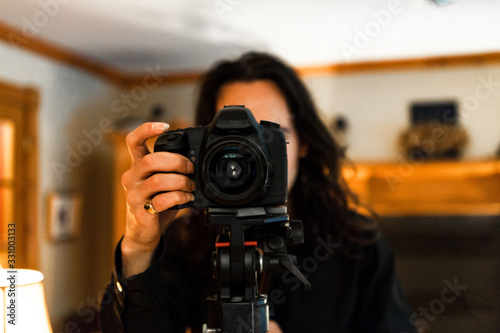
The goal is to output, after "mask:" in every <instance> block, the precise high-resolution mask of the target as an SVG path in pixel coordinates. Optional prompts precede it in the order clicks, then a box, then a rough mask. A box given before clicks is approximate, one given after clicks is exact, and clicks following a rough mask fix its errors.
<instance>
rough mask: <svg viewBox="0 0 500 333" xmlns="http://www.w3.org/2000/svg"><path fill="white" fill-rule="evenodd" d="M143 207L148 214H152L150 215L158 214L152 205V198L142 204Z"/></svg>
mask: <svg viewBox="0 0 500 333" xmlns="http://www.w3.org/2000/svg"><path fill="white" fill-rule="evenodd" d="M144 209H145V210H147V211H148V213H149V214H152V215H156V214H158V212H157V211H156V209H155V208H154V207H153V199H150V200H148V201H147V202H146V203H145V204H144Z"/></svg>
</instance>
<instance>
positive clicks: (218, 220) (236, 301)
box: [203, 206, 311, 333]
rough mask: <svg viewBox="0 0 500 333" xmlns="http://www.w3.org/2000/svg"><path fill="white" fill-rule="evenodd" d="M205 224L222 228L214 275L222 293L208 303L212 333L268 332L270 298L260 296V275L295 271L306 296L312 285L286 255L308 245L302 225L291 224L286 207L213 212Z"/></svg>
mask: <svg viewBox="0 0 500 333" xmlns="http://www.w3.org/2000/svg"><path fill="white" fill-rule="evenodd" d="M206 223H207V224H209V225H217V226H220V227H222V230H223V233H222V234H221V235H219V236H218V238H217V242H216V251H215V252H214V253H213V255H212V271H213V274H214V277H215V278H216V280H217V287H218V293H217V294H216V295H213V296H211V297H209V298H207V301H208V317H207V324H206V325H204V328H203V331H204V332H207V333H215V332H217V333H219V332H222V333H224V332H238V333H254V332H255V333H261V332H262V333H263V332H267V331H268V330H269V306H268V304H267V296H266V295H265V294H258V292H257V291H258V279H257V276H258V274H260V273H262V272H263V271H264V270H268V271H273V272H276V271H283V270H290V271H291V272H292V273H293V274H294V275H295V276H296V277H297V278H299V279H300V281H302V283H303V284H304V288H305V289H306V290H308V289H310V287H311V284H310V283H309V282H308V281H307V279H306V278H305V277H304V275H302V273H301V272H300V271H299V270H298V268H297V266H296V258H295V257H294V256H292V255H289V254H288V253H287V245H296V244H301V243H302V242H303V228H302V222H301V221H290V220H289V217H288V215H287V211H286V207H285V206H280V207H266V208H264V207H251V208H239V209H238V208H236V209H234V208H209V209H208V210H207V215H206Z"/></svg>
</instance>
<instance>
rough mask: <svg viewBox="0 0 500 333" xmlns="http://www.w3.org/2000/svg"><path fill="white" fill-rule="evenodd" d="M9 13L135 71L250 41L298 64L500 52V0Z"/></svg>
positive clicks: (263, 2)
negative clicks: (442, 4) (442, 3)
mask: <svg viewBox="0 0 500 333" xmlns="http://www.w3.org/2000/svg"><path fill="white" fill-rule="evenodd" d="M391 11H392V14H390V17H389V16H387V15H383V13H385V14H387V13H391ZM377 13H378V14H377ZM377 15H378V16H379V18H378V20H379V21H377ZM381 19H383V21H380V20H381ZM0 21H2V22H4V23H5V24H8V25H10V26H12V27H16V28H18V29H21V30H22V31H23V33H24V34H26V35H27V36H29V37H35V38H38V39H42V40H45V41H49V42H51V43H53V44H55V45H57V46H59V47H62V48H64V49H66V50H68V51H70V52H73V53H75V54H78V55H80V56H82V57H86V58H88V59H90V60H92V61H95V62H98V63H100V64H101V65H106V66H109V67H111V68H113V69H116V70H118V71H121V72H123V73H126V74H134V73H143V72H144V71H145V69H146V68H147V67H148V66H149V67H153V68H161V69H162V70H163V71H167V72H179V71H196V70H202V69H205V68H207V67H208V66H210V65H211V64H212V63H213V62H214V61H215V60H216V59H219V58H221V57H228V56H229V57H232V56H236V55H238V54H239V53H241V52H242V51H245V50H250V49H258V50H265V51H269V52H273V53H276V54H278V55H279V56H281V57H283V58H284V59H286V60H287V61H289V62H290V63H292V64H293V65H296V66H310V65H322V64H332V63H344V62H349V61H364V60H379V59H395V58H397V59H400V58H411V57H427V56H437V55H450V54H464V53H465V54H469V53H483V52H491V51H500V1H498V0H456V1H454V2H452V3H450V4H448V5H445V6H438V5H436V4H435V2H433V1H431V0H399V1H397V0H390V1H384V0H303V1H300V0H275V1H271V0H149V1H146V0H143V1H138V0H106V1H101V0H85V1H76V0H38V1H32V0H0ZM360 31H364V32H365V33H367V35H365V36H363V35H362V34H364V33H360ZM369 35H371V36H369Z"/></svg>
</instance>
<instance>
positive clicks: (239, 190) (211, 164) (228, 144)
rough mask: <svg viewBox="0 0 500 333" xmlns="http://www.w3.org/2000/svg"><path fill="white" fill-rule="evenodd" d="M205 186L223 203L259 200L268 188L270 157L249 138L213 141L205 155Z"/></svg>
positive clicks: (205, 190) (203, 188) (209, 192)
mask: <svg viewBox="0 0 500 333" xmlns="http://www.w3.org/2000/svg"><path fill="white" fill-rule="evenodd" d="M201 165H202V179H201V182H200V184H201V189H202V190H203V192H204V194H205V195H206V196H207V197H208V198H210V199H212V200H214V201H216V202H218V203H220V204H223V205H243V204H246V203H249V202H251V201H253V200H255V199H256V198H257V197H259V196H260V195H261V194H262V192H263V191H264V190H265V188H266V183H267V177H268V166H267V159H266V158H265V155H264V153H263V152H262V150H261V149H260V148H259V147H258V146H257V145H255V143H253V142H251V141H249V140H248V139H246V138H243V137H238V138H237V139H231V138H227V137H226V138H222V139H219V140H217V141H216V142H214V143H213V144H212V145H210V146H209V147H208V148H207V149H206V150H205V154H204V156H203V157H202V161H201Z"/></svg>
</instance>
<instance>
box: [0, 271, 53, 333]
mask: <svg viewBox="0 0 500 333" xmlns="http://www.w3.org/2000/svg"><path fill="white" fill-rule="evenodd" d="M42 281H43V274H42V273H40V272H38V271H34V270H30V269H2V270H0V297H1V299H0V306H1V309H2V310H1V312H2V317H1V318H0V330H1V329H3V332H6V333H17V332H19V333H21V332H23V333H26V332H40V333H46V332H52V328H51V326H50V320H49V315H48V311H47V306H46V304H45V294H44V291H43V283H42Z"/></svg>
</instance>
